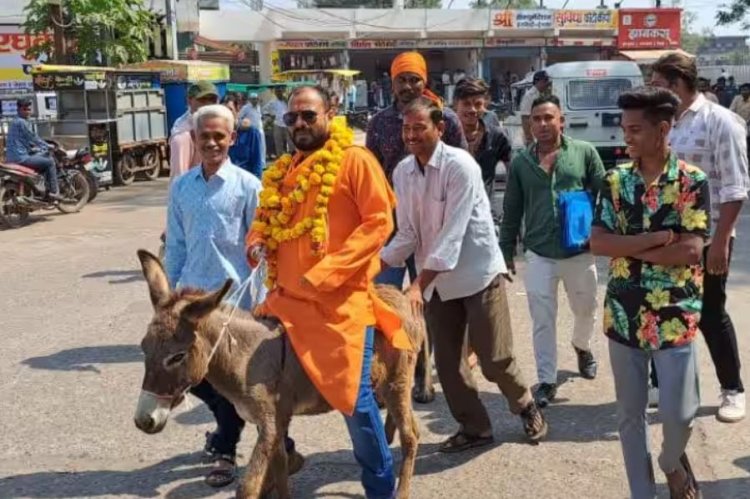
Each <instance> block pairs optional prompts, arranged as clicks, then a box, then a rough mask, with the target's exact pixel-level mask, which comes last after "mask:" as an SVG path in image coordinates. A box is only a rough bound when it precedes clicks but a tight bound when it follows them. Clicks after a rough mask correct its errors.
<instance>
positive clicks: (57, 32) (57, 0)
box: [49, 0, 68, 64]
mask: <svg viewBox="0 0 750 499" xmlns="http://www.w3.org/2000/svg"><path fill="white" fill-rule="evenodd" d="M49 15H50V19H52V40H53V44H54V49H53V50H54V52H53V57H52V61H53V62H55V63H56V64H65V63H67V62H68V60H67V59H68V57H67V54H66V53H65V49H66V43H65V28H64V27H63V26H65V20H64V19H63V12H62V0H49Z"/></svg>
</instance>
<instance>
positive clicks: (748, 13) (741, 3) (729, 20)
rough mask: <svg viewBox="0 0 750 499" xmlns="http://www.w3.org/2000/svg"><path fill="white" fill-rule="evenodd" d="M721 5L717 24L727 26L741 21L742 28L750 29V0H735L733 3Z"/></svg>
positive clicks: (717, 15) (717, 14)
mask: <svg viewBox="0 0 750 499" xmlns="http://www.w3.org/2000/svg"><path fill="white" fill-rule="evenodd" d="M721 7H722V9H721V10H719V12H717V13H716V24H718V25H719V26H727V25H729V24H738V23H739V24H740V25H741V26H742V29H744V30H747V29H750V0H733V1H732V3H731V4H729V5H726V4H722V5H721Z"/></svg>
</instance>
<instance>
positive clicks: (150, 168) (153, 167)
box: [138, 149, 161, 180]
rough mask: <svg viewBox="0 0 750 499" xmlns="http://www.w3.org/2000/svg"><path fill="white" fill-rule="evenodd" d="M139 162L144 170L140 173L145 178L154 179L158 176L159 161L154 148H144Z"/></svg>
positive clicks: (159, 169)
mask: <svg viewBox="0 0 750 499" xmlns="http://www.w3.org/2000/svg"><path fill="white" fill-rule="evenodd" d="M141 163H142V164H143V168H145V169H144V170H141V171H140V172H138V173H140V174H141V175H143V178H145V179H146V180H156V179H157V178H159V173H161V164H160V163H159V153H158V152H157V150H156V149H146V152H144V153H143V156H142V159H141Z"/></svg>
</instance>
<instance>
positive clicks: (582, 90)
mask: <svg viewBox="0 0 750 499" xmlns="http://www.w3.org/2000/svg"><path fill="white" fill-rule="evenodd" d="M544 70H545V71H546V72H547V74H548V75H549V77H550V80H551V81H552V92H553V93H554V94H555V95H556V96H557V97H558V98H559V99H560V106H561V107H562V111H563V114H564V115H565V133H566V134H567V135H569V136H570V137H573V138H575V139H579V140H585V141H586V142H590V143H592V144H594V146H595V147H596V149H597V150H598V151H599V155H600V156H601V158H602V161H604V166H605V167H607V168H609V167H612V166H614V165H615V164H617V163H618V162H620V161H623V160H626V159H627V155H626V153H625V143H624V141H623V137H622V130H621V129H620V120H621V118H622V112H621V111H620V110H619V109H618V107H617V98H618V97H619V96H620V94H621V93H622V92H624V91H626V90H629V89H631V88H635V87H639V86H641V85H643V74H642V73H641V70H640V68H639V67H638V65H637V64H636V63H634V62H629V61H585V62H562V63H558V64H553V65H551V66H548V67H546V68H545V69H544ZM530 86H531V79H530V78H528V77H527V78H524V80H523V81H520V82H518V83H516V84H514V85H513V90H514V92H519V93H520V92H522V91H524V90H525V89H528V88H529V87H530ZM516 102H520V99H518V100H516V99H515V98H514V103H516ZM515 109H517V107H516V108H515ZM516 122H517V123H516ZM520 125H521V117H520V115H518V113H517V112H516V115H515V116H513V117H511V118H509V119H508V120H507V122H506V127H507V128H509V129H513V130H512V131H511V136H512V139H513V140H512V142H513V144H514V146H516V147H518V146H519V144H518V140H519V138H520V139H521V140H522V137H523V132H522V131H520V130H521V126H520ZM516 127H517V129H516ZM519 131H520V135H518V132H519ZM521 144H522V143H521Z"/></svg>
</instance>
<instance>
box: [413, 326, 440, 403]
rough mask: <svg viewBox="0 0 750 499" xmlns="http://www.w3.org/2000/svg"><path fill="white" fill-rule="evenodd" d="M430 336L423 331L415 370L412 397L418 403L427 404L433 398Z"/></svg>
mask: <svg viewBox="0 0 750 499" xmlns="http://www.w3.org/2000/svg"><path fill="white" fill-rule="evenodd" d="M431 353H432V352H431V348H430V338H429V334H428V333H427V331H425V332H424V341H423V342H422V348H421V350H420V351H419V357H418V359H417V365H416V370H415V371H416V372H415V381H414V383H415V385H414V390H413V393H412V398H413V399H414V401H415V402H417V403H420V404H429V403H430V402H432V401H433V400H435V387H434V386H433V382H432V357H431Z"/></svg>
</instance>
